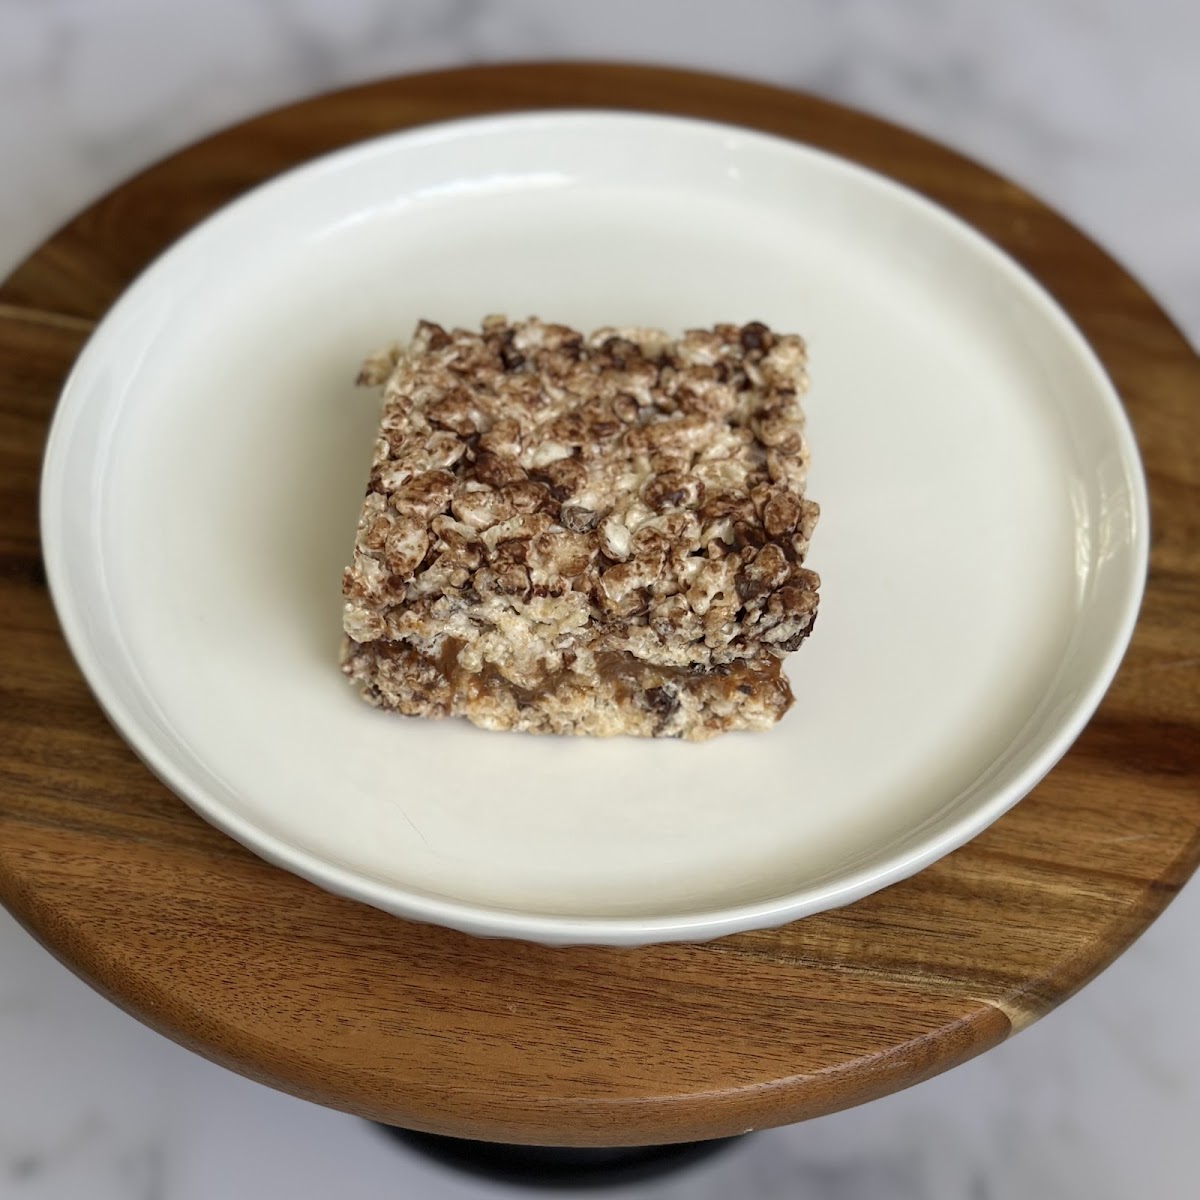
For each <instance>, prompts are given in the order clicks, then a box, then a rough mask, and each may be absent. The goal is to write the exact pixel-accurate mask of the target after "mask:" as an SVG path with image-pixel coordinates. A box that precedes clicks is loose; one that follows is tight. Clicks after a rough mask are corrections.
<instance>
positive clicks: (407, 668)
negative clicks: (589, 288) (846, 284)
mask: <svg viewBox="0 0 1200 1200" xmlns="http://www.w3.org/2000/svg"><path fill="white" fill-rule="evenodd" d="M359 382H360V383H363V384H367V385H374V386H378V385H380V384H382V385H383V415H382V420H381V423H380V430H379V437H378V440H377V441H376V443H375V449H374V458H373V462H372V467H371V475H370V481H369V483H368V486H367V494H366V499H365V501H364V503H363V509H362V516H361V518H360V520H359V524H358V535H357V540H356V542H355V547H354V560H353V562H352V564H351V565H350V566H349V567H348V568H347V569H346V572H345V576H344V581H343V592H344V594H345V597H346V604H345V615H344V628H345V633H346V640H345V643H344V648H343V654H342V669H343V671H345V673H346V674H347V675H348V676H349V677H350V679H351V680H352V681H353V682H354V683H355V684H356V685H357V686H358V687H359V688H360V689H361V692H362V695H363V697H364V698H365V699H366V700H368V701H369V702H370V703H372V704H374V705H378V706H382V707H384V708H387V709H393V710H395V711H397V712H400V713H404V714H406V715H409V716H421V717H447V716H462V717H466V718H467V719H468V720H470V721H472V722H474V723H475V724H476V725H480V726H483V727H484V728H487V729H512V730H520V731H524V732H528V733H571V734H593V735H609V734H619V733H624V734H634V735H637V736H643V737H682V738H687V739H690V740H701V739H704V738H708V737H712V736H713V735H714V734H718V733H723V732H725V731H727V730H734V729H766V728H769V727H770V726H771V725H773V724H774V723H775V722H776V721H778V720H779V718H780V717H781V716H782V715H783V714H784V713H785V712H786V711H787V709H788V707H789V706H790V705H791V703H792V694H791V690H790V688H789V687H788V683H787V680H786V679H785V678H784V676H783V675H782V673H781V671H780V665H781V662H782V660H783V658H784V656H785V655H787V654H788V653H789V652H790V651H793V650H795V649H796V648H797V647H798V646H799V645H800V643H801V642H802V641H803V640H804V638H805V637H807V636H808V634H809V632H810V630H811V629H812V625H813V621H814V619H815V617H816V611H817V588H818V586H819V583H820V580H819V579H818V578H817V576H816V575H815V574H814V573H813V572H812V571H809V570H806V569H805V567H804V566H803V565H802V564H803V562H804V557H805V553H806V552H807V550H808V543H809V538H810V537H811V536H812V531H813V527H814V525H815V524H816V520H817V515H818V512H819V510H818V508H817V505H816V504H814V503H813V502H812V501H810V500H808V499H806V498H805V496H804V483H805V473H806V468H807V461H808V453H807V448H806V446H805V442H804V437H803V433H802V429H803V415H802V413H801V410H800V404H799V398H800V395H801V393H802V392H803V391H804V388H805V386H806V383H807V378H806V375H805V348H804V343H803V342H802V341H801V339H800V338H799V337H796V336H794V335H782V334H774V333H772V332H771V331H770V330H769V329H768V328H767V327H766V326H765V325H762V324H761V323H759V322H754V323H752V324H749V325H745V326H741V327H739V326H737V325H717V326H716V327H715V328H713V329H711V330H691V331H689V332H687V333H685V334H684V335H683V336H682V337H681V338H679V339H677V340H673V339H671V338H669V337H668V336H667V335H666V334H665V333H661V332H659V331H657V330H651V329H599V330H597V331H596V332H595V333H593V334H591V335H590V336H587V337H585V336H584V335H582V334H580V333H577V332H576V331H575V330H572V329H568V328H567V327H565V326H563V325H553V324H548V323H544V322H542V321H539V320H536V319H530V320H527V321H518V322H516V323H511V324H510V323H509V322H508V321H507V320H506V319H505V318H504V317H489V318H487V319H486V320H485V321H484V322H483V327H482V332H480V333H474V332H468V331H466V330H461V329H455V330H453V331H452V332H449V333H448V332H447V331H446V330H444V329H442V328H441V327H440V326H438V325H435V324H432V323H430V322H427V321H422V322H421V323H420V324H419V325H418V326H417V330H416V333H415V335H414V337H413V340H412V342H411V344H410V345H409V346H408V348H407V349H405V350H399V349H392V350H390V351H388V352H386V353H384V354H381V355H377V356H376V357H374V358H372V359H370V360H368V361H367V363H366V364H365V365H364V367H363V370H362V372H361V375H360V377H359Z"/></svg>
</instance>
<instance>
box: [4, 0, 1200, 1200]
mask: <svg viewBox="0 0 1200 1200" xmlns="http://www.w3.org/2000/svg"><path fill="white" fill-rule="evenodd" d="M1198 51H1200V6H1198V5H1196V4H1195V2H1194V0H1140V2H1139V3H1136V4H1135V3H1132V2H1130V0H1008V2H1007V3H1004V4H995V3H988V2H987V0H841V2H838V0H823V2H822V0H796V2H790V3H789V2H788V0H741V3H740V4H737V5H734V4H732V3H717V2H716V0H691V2H686V0H605V2H604V3H596V4H590V5H587V6H585V5H583V4H580V3H577V2H576V3H571V2H569V0H568V2H565V3H564V2H559V3H555V2H554V0H492V2H490V3H489V2H488V0H393V2H388V0H326V2H322V0H208V2H207V3H203V4H199V3H189V2H186V0H179V2H176V0H158V2H156V0H0V273H3V271H4V270H6V269H7V268H8V267H9V266H11V265H13V264H15V263H16V262H17V261H18V260H19V259H20V258H21V257H22V256H23V255H24V254H25V253H26V252H27V251H28V250H29V249H31V248H32V247H33V246H34V245H35V244H36V243H37V242H38V241H39V240H40V239H41V238H42V237H44V236H45V235H46V234H48V233H49V232H50V231H51V230H52V229H53V228H54V227H55V226H56V225H57V224H59V222H60V221H61V220H63V219H64V218H65V217H67V216H69V215H70V214H71V213H72V212H74V211H75V210H77V209H78V208H80V207H81V206H82V205H83V204H85V203H86V202H87V201H89V200H90V199H92V198H93V197H95V196H96V195H98V194H99V193H101V192H103V191H104V190H105V189H107V188H108V187H110V186H112V185H113V184H115V183H117V182H118V181H120V180H121V179H122V178H123V177H124V176H126V175H127V174H128V173H130V172H131V171H133V170H135V169H136V168H138V167H140V166H142V165H144V164H145V163H147V162H148V161H150V160H152V159H154V158H157V157H159V156H161V155H163V154H165V153H168V152H170V151H171V150H173V149H175V148H176V147H178V146H180V145H182V144H183V143H185V142H188V141H190V140H192V139H193V138H195V137H197V136H198V135H200V134H203V133H207V132H209V131H211V130H214V129H216V128H218V127H220V126H221V125H223V124H226V123H228V122H231V121H233V120H236V119H237V118H240V117H242V116H245V115H248V114H250V113H253V112H255V111H257V110H260V109H262V108H264V107H267V106H271V105H276V104H279V103H282V102H285V101H287V100H290V99H293V98H297V97H300V96H305V95H309V94H311V93H314V92H318V91H322V90H325V89H328V88H332V87H336V86H338V85H341V84H347V83H351V82H356V81H360V80H365V79H369V78H373V77H377V76H380V75H385V74H389V73H395V72H403V71H411V70H416V69H423V68H428V67H433V66H438V65H445V64H454V63H462V62H470V61H481V60H493V59H511V58H539V57H597V58H619V59H639V60H647V61H662V62H674V63H680V64H686V65H693V66H699V67H705V68H710V69H715V70H720V71H725V72H729V73H736V74H742V75H748V76H755V77H758V78H761V79H764V80H769V81H774V82H777V83H782V84H787V85H792V86H795V87H799V88H804V89H808V90H810V91H814V92H818V93H820V94H823V95H826V96H830V97H833V98H835V99H838V100H842V101H845V102H848V103H851V104H854V105H857V106H859V107H862V108H866V109H870V110H872V111H875V112H879V113H882V114H884V115H886V116H889V117H891V118H892V119H894V120H898V121H900V122H903V123H907V124H909V125H911V126H914V127H916V128H919V129H921V130H923V131H924V132H926V133H929V134H932V135H934V136H936V137H938V138H941V139H942V140H944V141H947V142H950V143H952V144H953V145H955V146H957V147H958V148H960V149H962V150H965V151H966V152H968V153H969V154H972V155H973V156H975V157H976V158H979V159H982V160H983V161H985V162H987V163H989V164H990V165H992V166H994V167H997V168H999V169H1000V170H1002V171H1004V172H1006V173H1007V174H1009V175H1010V176H1012V177H1013V178H1015V179H1017V180H1019V181H1020V182H1022V183H1024V184H1025V185H1026V186H1028V187H1030V188H1032V189H1033V190H1034V191H1036V192H1038V193H1039V194H1040V195H1042V196H1043V197H1044V198H1046V199H1047V200H1049V201H1050V202H1051V203H1053V204H1055V205H1056V206H1057V207H1059V208H1060V209H1062V210H1063V211H1065V212H1066V213H1067V214H1068V215H1069V216H1070V217H1072V218H1073V219H1074V220H1075V221H1076V222H1077V223H1078V224H1080V225H1082V226H1083V227H1084V228H1086V229H1087V230H1088V231H1089V232H1091V233H1092V234H1093V235H1094V236H1096V237H1097V238H1099V240H1100V241H1102V242H1103V243H1104V244H1106V245H1107V246H1108V247H1109V248H1110V249H1111V250H1112V251H1113V252H1114V253H1115V254H1116V255H1117V256H1118V257H1120V258H1121V259H1122V260H1123V261H1124V262H1125V263H1126V264H1127V265H1129V266H1130V267H1131V268H1132V269H1133V270H1134V271H1135V272H1136V273H1137V274H1138V275H1140V276H1141V278H1142V279H1143V280H1144V281H1145V282H1146V283H1147V284H1148V285H1149V286H1150V287H1151V289H1152V290H1153V291H1155V293H1156V294H1157V295H1158V296H1159V298H1160V299H1161V301H1162V302H1163V303H1164V304H1165V306H1166V307H1167V308H1168V309H1169V310H1170V311H1171V312H1172V313H1173V314H1174V316H1175V317H1176V319H1177V321H1178V322H1179V323H1180V324H1181V326H1182V327H1183V329H1184V330H1185V332H1186V333H1187V334H1188V335H1189V336H1190V337H1191V338H1192V340H1193V342H1194V343H1196V342H1200V67H1198V66H1197V62H1198ZM1197 924H1200V885H1193V886H1191V887H1190V888H1189V889H1187V890H1186V891H1185V893H1184V895H1183V896H1182V898H1181V899H1180V900H1178V901H1177V902H1176V904H1175V905H1174V906H1173V907H1172V908H1171V909H1170V910H1169V911H1168V913H1167V914H1166V916H1165V917H1164V918H1163V919H1162V920H1161V921H1159V922H1158V924H1156V925H1155V926H1154V927H1153V928H1152V929H1151V930H1150V932H1149V933H1148V934H1147V935H1146V936H1145V937H1144V938H1143V939H1142V940H1141V942H1139V943H1138V945H1137V946H1135V947H1134V949H1133V950H1131V951H1130V952H1129V953H1128V954H1127V955H1126V956H1125V957H1124V958H1123V959H1121V960H1120V961H1119V962H1118V963H1117V964H1115V965H1114V966H1113V967H1112V968H1111V969H1110V970H1109V971H1107V972H1106V973H1105V974H1104V975H1103V976H1102V977H1101V979H1100V980H1098V981H1097V982H1096V983H1094V984H1093V985H1091V986H1090V987H1089V988H1087V989H1086V990H1085V991H1084V992H1083V993H1082V994H1081V995H1080V996H1078V997H1077V998H1076V999H1074V1000H1072V1001H1070V1002H1068V1003H1067V1004H1066V1005H1065V1006H1064V1007H1063V1008H1061V1009H1059V1010H1058V1011H1057V1012H1056V1013H1054V1014H1052V1015H1051V1016H1049V1017H1047V1018H1046V1019H1045V1020H1043V1021H1042V1022H1040V1023H1039V1024H1038V1025H1036V1026H1035V1027H1034V1028H1032V1029H1031V1030H1029V1031H1027V1032H1026V1033H1023V1034H1022V1035H1020V1037H1018V1038H1016V1039H1015V1040H1014V1041H1012V1042H1010V1043H1008V1044H1007V1045H1005V1046H1003V1047H1001V1048H1000V1049H998V1050H995V1051H993V1052H992V1053H990V1054H988V1055H985V1056H984V1057H983V1058H981V1059H977V1060H975V1061H974V1062H972V1063H970V1064H968V1065H966V1066H964V1067H960V1068H959V1069H958V1070H956V1071H953V1072H951V1073H949V1074H948V1075H945V1076H942V1077H941V1078H939V1079H936V1080H933V1081H931V1082H929V1083H926V1084H924V1085H922V1086H920V1087H917V1088H913V1089H911V1090H910V1091H908V1092H905V1093H902V1094H900V1095H898V1096H894V1097H891V1098H889V1099H887V1100H883V1101H878V1102H876V1103H874V1104H871V1105H868V1106H866V1107H864V1108H861V1109H857V1110H854V1111H851V1112H848V1113H843V1114H839V1115H837V1116H833V1117H828V1118H825V1119H823V1120H820V1121H815V1122H810V1123H808V1124H806V1125H799V1126H794V1127H792V1128H789V1129H784V1130H778V1131H774V1132H772V1133H768V1134H763V1135H760V1136H758V1137H756V1138H754V1139H751V1140H749V1141H747V1142H745V1143H743V1144H742V1145H740V1146H739V1147H738V1148H737V1149H736V1150H735V1151H733V1152H731V1153H729V1154H728V1155H727V1156H725V1157H724V1158H722V1159H720V1160H718V1161H716V1162H714V1163H713V1164H710V1165H708V1166H706V1167H703V1168H698V1169H697V1170H696V1172H695V1173H694V1174H691V1175H688V1176H681V1177H680V1178H678V1179H676V1180H674V1181H671V1182H668V1183H664V1184H660V1185H657V1186H655V1187H647V1188H645V1189H641V1190H639V1191H637V1192H629V1193H622V1194H628V1195H640V1196H643V1197H646V1198H647V1200H649V1198H651V1197H661V1198H663V1200H666V1198H668V1197H674V1198H679V1200H682V1198H683V1197H685V1196H686V1197H699V1198H702V1200H703V1198H706V1197H711V1198H712V1200H717V1198H722V1200H724V1198H726V1197H729V1198H734V1197H745V1198H746V1200H776V1198H779V1200H782V1198H784V1197H797V1198H800V1197H803V1198H805V1200H875V1198H876V1197H879V1198H887V1200H1125V1198H1132V1197H1142V1196H1154V1197H1156V1198H1157V1200H1176V1198H1178V1200H1186V1198H1190V1197H1194V1196H1196V1195H1200V1180H1198V1178H1197V1176H1198V1175H1200V1166H1198V1163H1197V1158H1196V1153H1195V1147H1196V1136H1197V1132H1198V1131H1200V1031H1198V1029H1197V1025H1196V1021H1195V1014H1196V1013H1197V1011H1200V948H1198V945H1197V940H1196V938H1195V935H1194V930H1195V928H1196V927H1197ZM512 1194H514V1193H512V1192H511V1191H509V1190H507V1189H500V1188H491V1189H489V1188H485V1187H483V1186H482V1185H479V1184H476V1183H473V1182H468V1181H465V1180H462V1179H460V1178H458V1177H455V1176H451V1175H449V1174H448V1173H446V1172H445V1171H444V1170H443V1169H442V1168H438V1167H434V1166H432V1165H429V1164H426V1163H425V1162H423V1161H421V1160H418V1159H416V1158H414V1157H412V1156H411V1155H409V1154H408V1153H407V1152H406V1151H403V1150H401V1149H399V1148H398V1147H396V1146H394V1145H393V1144H392V1143H391V1142H389V1141H386V1140H385V1139H384V1138H383V1137H382V1136H380V1135H379V1134H378V1133H377V1132H376V1131H375V1130H374V1129H372V1128H371V1127H369V1126H367V1125H365V1124H363V1123H361V1122H358V1121H356V1120H354V1119H352V1118H350V1117H345V1116H342V1115H340V1114H338V1113H333V1112H328V1111H325V1110H322V1109H319V1108H316V1107H314V1106H312V1105H308V1104H304V1103H302V1102H300V1101H297V1100H292V1099H290V1098H288V1097H285V1096H282V1095H278V1094H276V1093H274V1092H271V1091H269V1090H267V1089H265V1088H263V1087H260V1086H258V1085H256V1084H253V1083H249V1082H247V1081H246V1080H243V1079H241V1078H239V1077H237V1076H235V1075H232V1074H230V1073H228V1072H225V1071H222V1070H220V1069H219V1068H216V1067H213V1066H211V1065H209V1064H208V1063H206V1062H204V1061H202V1060H200V1059H198V1058H196V1057H194V1056H192V1055H190V1054H188V1053H187V1052H185V1051H183V1050H181V1049H179V1048H178V1047H176V1046H175V1045H173V1044H172V1043H170V1042H167V1041H165V1040H164V1039H162V1038H160V1037H158V1036H157V1035H155V1034H153V1033H151V1032H149V1031H148V1030H146V1029H144V1028H142V1027H141V1026H139V1025H138V1024H137V1023H136V1022H134V1021H132V1020H131V1019H129V1018H128V1017H126V1016H124V1015H123V1014H122V1013H120V1012H119V1011H117V1010H116V1009H115V1008H113V1007H111V1006H110V1005H109V1004H107V1003H106V1002H105V1001H103V1000H101V999H100V998H99V997H98V996H96V995H94V994H93V993H91V992H90V991H89V990H88V989H87V988H86V987H85V986H84V985H83V984H82V983H80V982H78V981H77V980H75V979H74V978H73V977H72V976H71V975H69V974H68V973H67V972H66V971H65V970H64V969H63V968H62V967H60V966H59V965H58V964H57V963H55V962H54V961H53V960H52V959H51V958H50V956H49V955H48V954H47V953H46V952H45V951H43V950H42V949H41V948H40V947H38V946H37V945H36V944H35V943H33V942H32V941H31V940H30V939H29V937H28V936H27V935H25V934H24V933H23V932H22V931H21V930H20V929H19V928H18V927H17V926H16V925H15V924H14V923H13V922H12V921H11V920H10V919H9V918H8V917H7V916H5V915H3V914H2V913H0V1200H110V1198H111V1200H118V1198H119V1200H128V1198H134V1200H143V1198H144V1200H210V1198H214V1197H221V1198H223V1200H224V1198H229V1200H240V1198H241V1197H263V1196H284V1195H286V1196H288V1197H291V1198H294V1200H324V1198H325V1197H328V1196H330V1195H337V1196H339V1197H342V1198H343V1200H357V1198H358V1197H364V1198H366V1197H376V1196H380V1197H382V1196H412V1197H422V1198H424V1197H428V1198H430V1200H471V1198H474V1197H483V1196H490V1195H495V1196H497V1197H499V1196H504V1195H512Z"/></svg>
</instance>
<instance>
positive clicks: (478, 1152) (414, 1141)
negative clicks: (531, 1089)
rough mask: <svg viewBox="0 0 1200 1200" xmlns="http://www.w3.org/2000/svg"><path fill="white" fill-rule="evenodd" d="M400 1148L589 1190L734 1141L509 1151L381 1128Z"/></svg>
mask: <svg viewBox="0 0 1200 1200" xmlns="http://www.w3.org/2000/svg"><path fill="white" fill-rule="evenodd" d="M380 1128H381V1129H384V1130H386V1131H387V1132H388V1133H389V1134H391V1135H392V1136H393V1137H396V1138H398V1139H399V1140H400V1141H402V1142H403V1143H404V1144H405V1145H407V1146H411V1147H412V1148H413V1149H414V1150H418V1151H420V1152H421V1153H422V1154H424V1155H426V1156H427V1157H429V1158H433V1159H436V1160H437V1161H438V1162H441V1163H445V1164H446V1165H447V1166H450V1167H454V1168H455V1169H456V1170H459V1171H465V1172H466V1173H468V1174H470V1175H476V1176H479V1177H481V1178H484V1179H492V1180H501V1181H503V1182H505V1183H515V1184H521V1185H523V1186H525V1187H557V1188H591V1187H612V1186H614V1185H617V1184H623V1183H639V1182H642V1181H643V1180H647V1179H655V1178H657V1177H658V1176H660V1175H667V1174H669V1173H670V1172H672V1171H676V1170H679V1169H681V1168H683V1167H687V1166H690V1165H691V1164H692V1163H696V1162H700V1161H701V1160H702V1159H705V1158H708V1157H709V1156H710V1155H713V1154H716V1153H718V1152H719V1151H721V1150H723V1149H725V1148H726V1147H727V1146H729V1145H730V1144H731V1143H733V1142H735V1141H737V1140H738V1139H737V1138H724V1139H721V1140H718V1141H713V1142H683V1143H681V1144H680V1145H676V1146H617V1147H613V1148H612V1149H608V1148H594V1147H580V1148H578V1149H575V1148H570V1147H564V1146H509V1145H505V1144H502V1143H498V1142H472V1141H468V1140H466V1139H464V1138H452V1137H439V1136H438V1135H437V1134H433V1133H416V1132H415V1131H413V1130H410V1129H396V1128H393V1127H392V1126H390V1125H381V1126H380Z"/></svg>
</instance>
